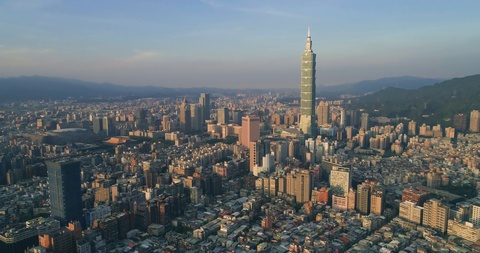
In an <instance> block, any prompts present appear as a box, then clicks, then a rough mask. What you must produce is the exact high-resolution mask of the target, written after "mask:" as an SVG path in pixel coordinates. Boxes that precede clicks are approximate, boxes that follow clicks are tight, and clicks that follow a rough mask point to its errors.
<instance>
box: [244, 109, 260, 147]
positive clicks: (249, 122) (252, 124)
mask: <svg viewBox="0 0 480 253" xmlns="http://www.w3.org/2000/svg"><path fill="white" fill-rule="evenodd" d="M258 139H260V118H259V117H258V116H255V115H247V116H245V117H243V118H242V133H241V136H240V142H241V144H242V145H244V146H248V145H249V143H250V142H252V141H257V140H258Z"/></svg>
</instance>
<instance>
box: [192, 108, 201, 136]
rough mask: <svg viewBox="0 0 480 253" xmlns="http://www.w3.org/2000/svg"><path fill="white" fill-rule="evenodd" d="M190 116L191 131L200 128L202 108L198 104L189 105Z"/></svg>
mask: <svg viewBox="0 0 480 253" xmlns="http://www.w3.org/2000/svg"><path fill="white" fill-rule="evenodd" d="M190 118H191V121H192V122H191V123H192V131H199V130H201V129H202V108H201V105H200V104H191V105H190Z"/></svg>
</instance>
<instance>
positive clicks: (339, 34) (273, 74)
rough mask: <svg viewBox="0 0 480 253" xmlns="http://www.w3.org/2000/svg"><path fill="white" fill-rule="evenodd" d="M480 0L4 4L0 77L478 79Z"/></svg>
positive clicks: (182, 83)
mask: <svg viewBox="0 0 480 253" xmlns="http://www.w3.org/2000/svg"><path fill="white" fill-rule="evenodd" d="M479 13H480V1H478V0H471V1H454V0H451V1H450V0H443V1H438V0H430V1H429V0H403V1H401V0H393V1H384V0H368V1H358V0H345V1H341V0H338V1H323V0H322V1H320V0H318V1H307V0H305V1H303V0H302V1H283V0H245V1H233V0H231V1H220V0H199V1H193V0H192V1H189V0H181V1H180V0H178V1H174V0H135V1H134V0H131V1H126V0H78V1H77V0H75V1H72V0H0V77H14V76H31V75H42V76H54V77H64V78H73V79H80V80H84V81H93V82H109V83H115V84H121V85H132V86H145V85H153V86H164V87H222V88H272V87H275V88H296V87H298V86H299V83H300V55H301V53H302V52H303V50H304V49H305V39H306V36H307V27H308V26H310V27H311V28H310V29H311V37H312V41H313V47H312V49H313V51H314V52H315V53H316V54H317V67H316V71H317V72H316V73H317V79H316V83H317V85H335V84H342V83H351V82H356V81H361V80H373V79H378V78H383V77H392V76H403V75H410V76H421V77H432V78H445V79H448V78H452V77H462V76H467V75H473V74H480V14H479Z"/></svg>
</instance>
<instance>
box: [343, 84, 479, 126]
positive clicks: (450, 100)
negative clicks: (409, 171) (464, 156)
mask: <svg viewBox="0 0 480 253" xmlns="http://www.w3.org/2000/svg"><path fill="white" fill-rule="evenodd" d="M479 98H480V75H473V76H466V77H462V78H454V79H451V80H447V81H444V82H441V83H437V84H435V85H432V86H424V87H421V88H418V89H413V90H406V89H400V88H395V87H389V88H386V89H383V90H380V91H378V92H375V93H373V94H370V95H367V96H363V97H358V98H356V99H353V100H352V104H351V105H350V106H351V107H352V108H362V109H365V110H366V111H367V112H368V113H370V114H371V115H372V116H380V115H382V116H388V117H396V116H406V117H409V118H411V119H416V120H418V121H419V122H426V123H441V122H442V121H446V122H450V121H451V118H452V117H453V115H454V114H456V113H469V112H470V111H471V110H474V109H480V99H479ZM449 119H450V120H449ZM447 125H448V124H447Z"/></svg>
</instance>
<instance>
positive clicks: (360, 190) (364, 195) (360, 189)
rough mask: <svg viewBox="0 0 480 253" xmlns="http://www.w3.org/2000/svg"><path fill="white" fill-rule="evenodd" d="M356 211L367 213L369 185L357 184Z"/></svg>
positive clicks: (368, 209) (368, 207) (368, 208)
mask: <svg viewBox="0 0 480 253" xmlns="http://www.w3.org/2000/svg"><path fill="white" fill-rule="evenodd" d="M356 202H357V203H356V208H357V212H359V213H360V214H363V215H367V214H368V213H369V211H370V186H369V185H367V184H365V183H362V184H359V185H358V186H357V199H356Z"/></svg>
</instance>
